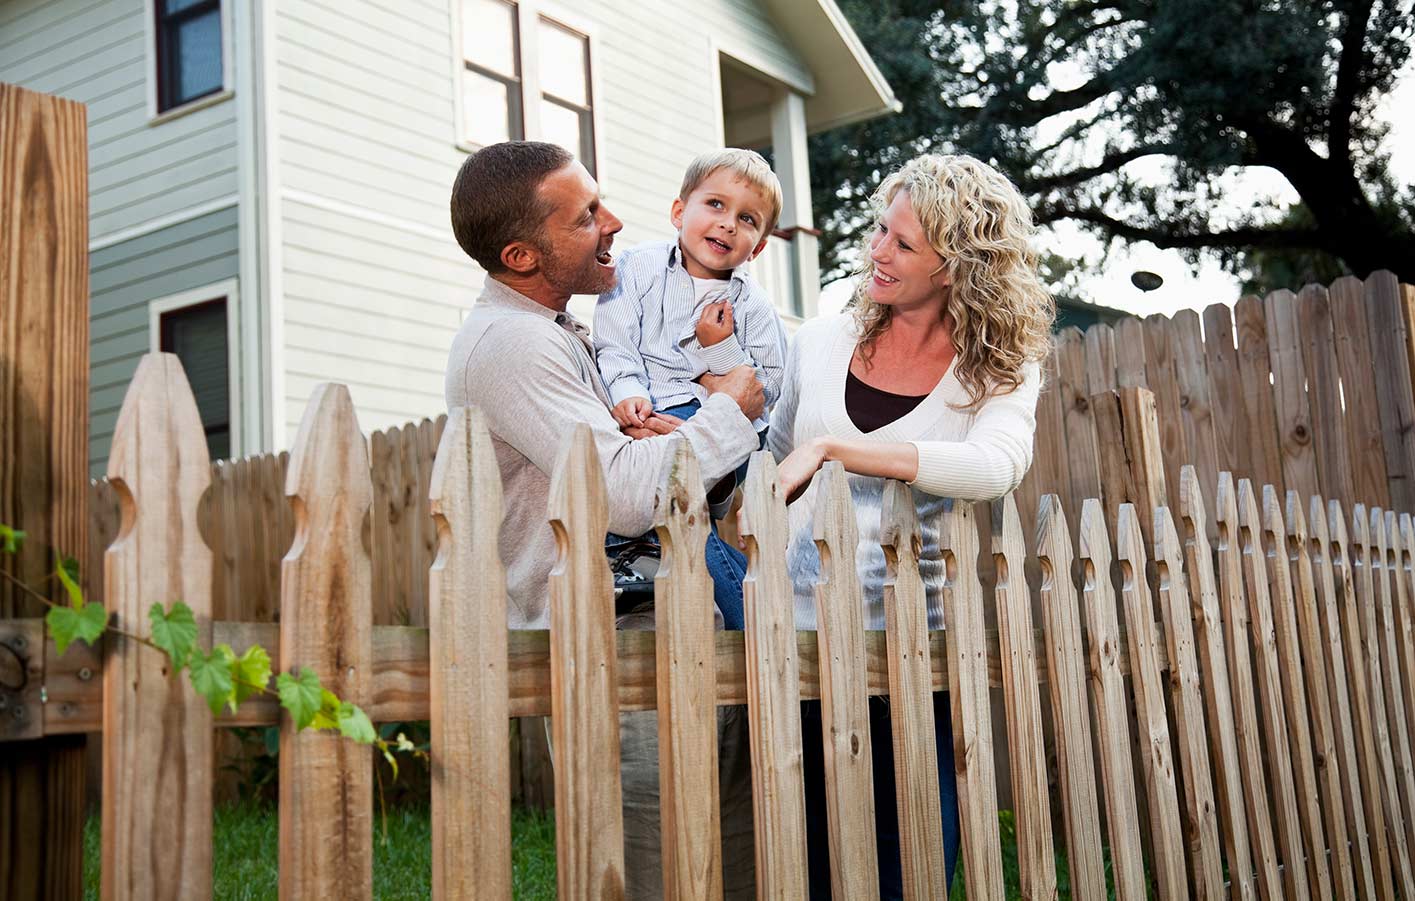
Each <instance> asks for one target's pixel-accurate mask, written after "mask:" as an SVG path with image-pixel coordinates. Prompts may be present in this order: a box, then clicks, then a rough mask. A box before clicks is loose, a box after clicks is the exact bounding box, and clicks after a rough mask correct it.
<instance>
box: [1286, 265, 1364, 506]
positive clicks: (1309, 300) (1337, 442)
mask: <svg viewBox="0 0 1415 901" xmlns="http://www.w3.org/2000/svg"><path fill="white" fill-rule="evenodd" d="M1296 303H1297V318H1298V323H1299V326H1300V328H1301V332H1302V338H1303V342H1302V368H1303V369H1305V370H1306V372H1307V400H1308V403H1309V404H1310V406H1311V413H1312V445H1313V449H1314V451H1315V452H1316V456H1317V483H1318V485H1319V490H1320V493H1322V494H1325V495H1326V496H1327V497H1343V498H1349V497H1351V456H1350V453H1349V451H1348V450H1347V445H1346V411H1345V410H1344V409H1343V407H1342V403H1341V370H1340V367H1339V366H1338V365H1337V360H1336V337H1335V335H1334V334H1333V332H1332V324H1331V303H1330V301H1329V300H1328V299H1327V289H1326V288H1323V287H1322V286H1321V285H1308V286H1307V287H1305V288H1303V289H1302V291H1301V293H1300V294H1298V295H1297V301H1296ZM1316 493H1318V492H1308V493H1307V494H1304V495H1303V496H1304V497H1305V496H1308V495H1310V494H1316Z"/></svg>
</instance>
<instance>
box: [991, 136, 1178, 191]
mask: <svg viewBox="0 0 1415 901" xmlns="http://www.w3.org/2000/svg"><path fill="white" fill-rule="evenodd" d="M1176 150H1177V148H1176V147H1175V145H1173V144H1168V143H1166V144H1143V145H1141V146H1139V147H1132V148H1130V149H1129V150H1119V151H1116V152H1115V153H1112V154H1109V155H1107V156H1105V157H1104V158H1102V159H1101V161H1100V162H1099V163H1097V164H1096V165H1094V166H1083V167H1081V168H1079V169H1072V170H1071V171H1070V172H1058V173H1056V174H1054V175H1045V176H1042V177H1040V178H1034V179H1028V180H1026V181H1020V182H1018V184H1017V187H1018V188H1019V189H1020V190H1022V191H1023V192H1025V193H1028V194H1033V193H1037V192H1040V191H1051V190H1055V189H1056V188H1069V187H1072V186H1074V185H1078V184H1081V183H1083V182H1087V181H1090V180H1091V179H1093V178H1095V177H1096V176H1098V175H1106V174H1108V173H1111V172H1114V171H1116V170H1117V169H1120V168H1121V167H1122V166H1125V165H1126V164H1127V163H1131V162H1134V161H1135V160H1138V159H1143V158H1144V157H1147V156H1170V155H1173V154H1174V153H1175V151H1176Z"/></svg>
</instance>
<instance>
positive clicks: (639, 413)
mask: <svg viewBox="0 0 1415 901" xmlns="http://www.w3.org/2000/svg"><path fill="white" fill-rule="evenodd" d="M610 413H611V414H613V416H614V421H615V422H617V423H619V427H620V428H621V429H622V428H626V427H628V426H635V427H638V428H642V427H643V425H644V420H645V419H648V418H649V417H650V416H652V415H653V403H652V402H650V401H649V399H648V398H647V397H626V398H624V399H623V400H621V401H620V402H619V403H617V404H615V405H614V409H613V410H611V411H610Z"/></svg>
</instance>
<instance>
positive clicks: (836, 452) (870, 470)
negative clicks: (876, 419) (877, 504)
mask: <svg viewBox="0 0 1415 901" xmlns="http://www.w3.org/2000/svg"><path fill="white" fill-rule="evenodd" d="M828 460H839V461H840V463H841V464H842V465H843V466H844V467H845V471H846V472H853V473H855V474H856V475H861V476H879V477H881V478H885V479H899V480H900V481H904V482H912V481H914V479H915V478H917V477H918V475H919V449H918V448H917V447H915V446H914V445H913V444H911V443H909V442H908V441H871V440H869V439H868V438H836V437H834V436H831V435H822V436H820V437H817V438H812V439H811V440H810V441H808V442H806V443H805V444H803V445H801V446H800V447H798V448H796V449H795V450H793V451H792V452H791V453H790V455H788V456H787V457H786V459H784V460H782V461H781V463H780V464H779V465H778V466H777V468H776V472H777V479H778V480H779V481H780V482H781V487H782V488H783V489H784V490H785V492H786V497H787V498H788V499H789V500H795V498H796V495H797V494H799V493H800V492H801V491H803V490H804V489H805V487H806V486H807V485H809V484H810V481H811V476H814V475H815V474H816V471H817V470H819V469H820V468H821V466H823V465H825V463H826V461H828Z"/></svg>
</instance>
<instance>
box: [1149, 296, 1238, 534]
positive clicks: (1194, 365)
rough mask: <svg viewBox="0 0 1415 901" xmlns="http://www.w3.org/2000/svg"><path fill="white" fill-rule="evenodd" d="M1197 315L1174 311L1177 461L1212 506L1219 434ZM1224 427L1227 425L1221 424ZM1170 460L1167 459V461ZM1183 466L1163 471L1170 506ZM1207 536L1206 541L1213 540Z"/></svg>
mask: <svg viewBox="0 0 1415 901" xmlns="http://www.w3.org/2000/svg"><path fill="white" fill-rule="evenodd" d="M1201 328H1202V325H1201V323H1200V321H1199V314H1198V313H1196V312H1195V311H1193V310H1180V311H1179V312H1178V313H1175V314H1174V319H1173V324H1172V331H1173V335H1174V377H1175V381H1176V384H1177V386H1178V388H1179V419H1180V423H1181V424H1182V426H1183V429H1184V447H1185V455H1184V457H1183V458H1181V459H1179V460H1177V461H1175V462H1176V463H1181V464H1186V465H1189V466H1193V467H1194V470H1195V475H1196V476H1197V478H1198V480H1199V490H1200V491H1201V492H1202V493H1203V497H1204V505H1205V507H1206V508H1210V509H1212V507H1213V501H1214V489H1215V488H1216V487H1217V486H1218V469H1219V467H1218V435H1217V434H1216V432H1217V428H1218V427H1219V426H1218V424H1217V423H1216V420H1215V418H1214V399H1213V392H1212V391H1211V390H1210V387H1209V372H1208V364H1207V362H1206V360H1205V354H1204V339H1203V335H1202V334H1201ZM1222 427H1223V428H1225V429H1226V428H1227V427H1228V424H1227V423H1223V424H1222ZM1168 462H1169V461H1168V460H1166V463H1168ZM1182 469H1183V466H1176V467H1175V468H1174V469H1172V470H1171V469H1166V470H1165V481H1166V485H1167V487H1168V489H1169V501H1170V503H1171V505H1173V504H1176V503H1177V500H1178V499H1177V498H1176V497H1175V495H1174V492H1175V490H1176V489H1177V488H1178V487H1179V480H1180V478H1181V475H1180V471H1181V470H1182ZM1213 537H1214V536H1213V535H1212V534H1210V535H1209V540H1210V541H1212V540H1213Z"/></svg>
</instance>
